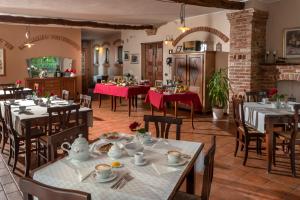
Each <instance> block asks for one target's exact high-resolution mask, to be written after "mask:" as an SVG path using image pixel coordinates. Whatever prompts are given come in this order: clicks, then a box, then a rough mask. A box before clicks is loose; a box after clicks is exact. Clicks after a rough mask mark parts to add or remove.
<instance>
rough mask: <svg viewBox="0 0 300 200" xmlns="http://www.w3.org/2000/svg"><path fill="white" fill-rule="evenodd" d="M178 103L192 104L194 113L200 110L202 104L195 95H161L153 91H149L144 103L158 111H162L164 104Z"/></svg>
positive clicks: (189, 93) (192, 93) (191, 93)
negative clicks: (149, 104)
mask: <svg viewBox="0 0 300 200" xmlns="http://www.w3.org/2000/svg"><path fill="white" fill-rule="evenodd" d="M172 101H178V102H181V103H184V104H188V105H191V103H193V105H194V110H195V111H201V110H202V104H201V102H200V98H199V96H198V94H197V93H194V92H186V93H180V94H161V93H158V92H156V91H153V90H149V91H148V94H147V96H146V99H145V102H146V103H151V104H152V105H153V106H154V107H156V108H157V109H159V110H163V109H164V106H165V103H166V102H172Z"/></svg>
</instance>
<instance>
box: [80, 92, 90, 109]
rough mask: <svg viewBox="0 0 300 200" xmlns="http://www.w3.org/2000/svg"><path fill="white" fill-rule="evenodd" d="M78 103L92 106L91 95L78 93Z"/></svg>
mask: <svg viewBox="0 0 300 200" xmlns="http://www.w3.org/2000/svg"><path fill="white" fill-rule="evenodd" d="M79 104H80V105H81V106H83V107H87V108H92V97H91V96H89V95H84V94H80V97H79Z"/></svg>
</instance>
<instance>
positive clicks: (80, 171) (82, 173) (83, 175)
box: [75, 168, 94, 182]
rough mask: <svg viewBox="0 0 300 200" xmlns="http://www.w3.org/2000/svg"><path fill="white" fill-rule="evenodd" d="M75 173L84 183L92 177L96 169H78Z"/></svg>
mask: <svg viewBox="0 0 300 200" xmlns="http://www.w3.org/2000/svg"><path fill="white" fill-rule="evenodd" d="M75 172H76V174H77V176H78V179H79V181H80V182H82V181H83V180H84V179H86V178H87V177H88V176H90V175H91V173H93V172H94V168H77V169H76V170H75Z"/></svg>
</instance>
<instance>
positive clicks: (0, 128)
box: [0, 106, 8, 153]
mask: <svg viewBox="0 0 300 200" xmlns="http://www.w3.org/2000/svg"><path fill="white" fill-rule="evenodd" d="M0 135H1V139H0V142H1V153H3V152H4V148H5V144H6V143H7V140H8V135H7V130H6V124H5V121H4V117H3V116H2V111H1V106H0Z"/></svg>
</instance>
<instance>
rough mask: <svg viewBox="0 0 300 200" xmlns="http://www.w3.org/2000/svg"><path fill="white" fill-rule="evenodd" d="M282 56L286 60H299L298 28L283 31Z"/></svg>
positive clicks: (299, 41)
mask: <svg viewBox="0 0 300 200" xmlns="http://www.w3.org/2000/svg"><path fill="white" fill-rule="evenodd" d="M283 56H284V57H286V58H300V28H290V29H285V30H284V32H283Z"/></svg>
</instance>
